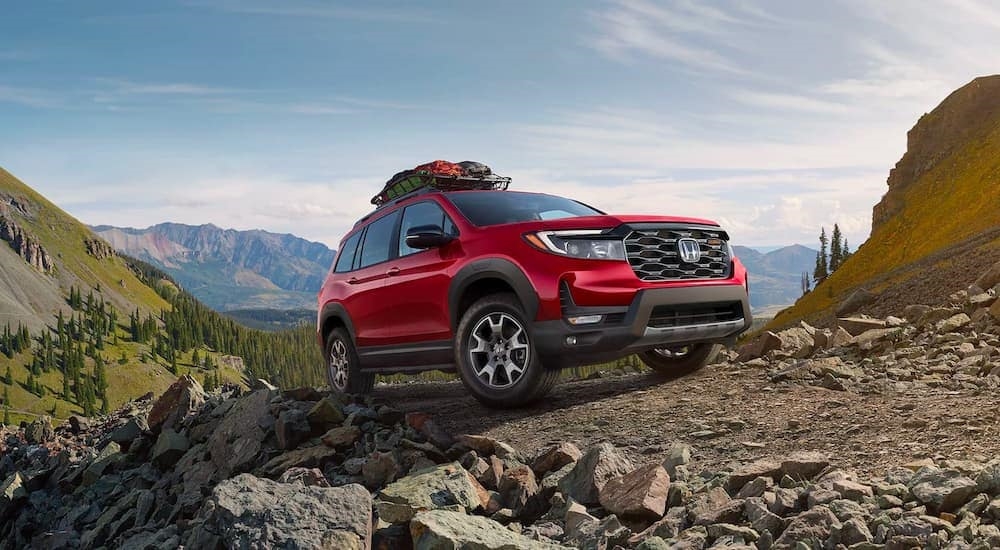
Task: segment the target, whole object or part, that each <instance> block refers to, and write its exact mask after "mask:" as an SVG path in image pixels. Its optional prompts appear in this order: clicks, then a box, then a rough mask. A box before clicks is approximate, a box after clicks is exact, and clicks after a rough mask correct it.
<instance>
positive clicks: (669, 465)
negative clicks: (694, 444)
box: [663, 443, 691, 479]
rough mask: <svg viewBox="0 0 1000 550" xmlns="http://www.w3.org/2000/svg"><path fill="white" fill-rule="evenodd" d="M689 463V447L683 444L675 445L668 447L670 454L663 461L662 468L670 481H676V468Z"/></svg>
mask: <svg viewBox="0 0 1000 550" xmlns="http://www.w3.org/2000/svg"><path fill="white" fill-rule="evenodd" d="M690 462H691V446H690V445H685V444H683V443H675V444H674V445H673V446H672V447H670V453H668V454H667V458H666V459H664V460H663V467H664V468H665V469H666V470H667V474H668V475H670V479H677V470H676V468H677V467H678V466H683V465H685V464H688V463H690Z"/></svg>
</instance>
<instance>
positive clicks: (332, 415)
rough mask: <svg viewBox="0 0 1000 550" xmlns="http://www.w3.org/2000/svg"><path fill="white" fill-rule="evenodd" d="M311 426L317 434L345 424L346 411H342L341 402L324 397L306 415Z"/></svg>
mask: <svg viewBox="0 0 1000 550" xmlns="http://www.w3.org/2000/svg"><path fill="white" fill-rule="evenodd" d="M306 419H307V420H308V422H309V425H310V426H312V427H313V428H315V429H316V431H317V432H323V431H326V430H329V429H330V428H332V427H334V426H339V425H340V424H343V422H344V411H342V410H341V407H340V402H339V401H337V400H336V399H334V398H333V397H329V396H327V397H324V398H323V399H320V400H319V401H317V402H316V404H315V405H313V407H312V408H311V409H309V412H308V413H307V414H306Z"/></svg>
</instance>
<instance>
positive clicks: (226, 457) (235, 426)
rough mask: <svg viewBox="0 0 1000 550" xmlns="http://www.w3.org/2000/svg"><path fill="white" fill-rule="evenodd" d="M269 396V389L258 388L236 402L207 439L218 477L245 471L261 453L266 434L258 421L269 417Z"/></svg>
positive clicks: (270, 394) (270, 395)
mask: <svg viewBox="0 0 1000 550" xmlns="http://www.w3.org/2000/svg"><path fill="white" fill-rule="evenodd" d="M272 395H273V394H272V392H271V390H257V391H255V392H253V393H251V394H250V395H248V396H246V397H243V398H241V399H239V400H238V401H236V404H235V405H233V406H232V408H230V409H229V411H228V412H227V413H226V415H225V417H223V419H222V421H221V422H219V425H218V426H217V427H216V428H215V431H214V432H212V435H211V436H210V437H209V438H208V450H209V453H210V454H211V456H212V463H213V464H215V467H216V468H218V470H219V476H220V477H221V478H227V477H230V476H232V475H233V474H234V473H239V472H244V471H246V470H247V469H249V468H250V467H251V466H252V465H253V463H254V462H255V460H256V458H257V455H258V454H260V450H261V442H263V440H264V436H265V433H264V431H263V430H262V429H261V428H260V423H259V420H260V419H261V417H264V416H267V417H270V416H271V413H270V410H269V409H268V403H270V401H271V397H272ZM282 471H284V470H282ZM278 473H279V474H280V473H281V472H278Z"/></svg>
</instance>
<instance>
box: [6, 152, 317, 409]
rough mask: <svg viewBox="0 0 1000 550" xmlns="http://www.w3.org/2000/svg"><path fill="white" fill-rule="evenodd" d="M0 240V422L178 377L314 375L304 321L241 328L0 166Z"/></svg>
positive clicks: (161, 386) (113, 397)
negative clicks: (274, 328)
mask: <svg viewBox="0 0 1000 550" xmlns="http://www.w3.org/2000/svg"><path fill="white" fill-rule="evenodd" d="M0 237H2V239H0V306H2V308H0V400H2V403H3V414H4V417H5V419H4V420H3V421H4V422H8V421H9V422H18V421H21V420H26V419H30V418H32V417H33V416H35V415H39V414H50V415H53V416H55V417H57V418H65V417H67V416H69V415H71V414H86V415H93V414H97V413H99V412H100V411H102V410H109V409H113V408H115V407H118V406H120V405H121V404H122V403H124V402H125V401H127V400H129V399H133V398H135V397H138V396H140V395H142V394H145V393H147V392H154V393H159V392H162V391H163V390H165V389H166V388H167V387H168V386H169V385H170V384H171V383H172V382H173V381H174V380H176V378H177V377H178V376H182V375H184V374H189V373H190V374H192V375H194V376H195V377H196V378H198V379H199V380H202V381H204V382H205V383H206V384H207V385H209V386H210V387H211V386H213V385H217V384H221V383H241V382H242V381H243V380H245V379H247V378H258V377H261V378H266V379H269V380H272V381H273V382H275V383H278V384H285V385H291V384H303V383H313V384H319V383H321V382H322V376H321V367H320V364H321V360H320V357H319V352H318V349H317V346H316V344H315V339H314V336H313V334H312V329H311V328H309V327H302V328H299V329H297V330H295V331H284V332H277V333H267V332H263V331H255V330H251V329H247V328H245V327H242V326H240V325H239V324H238V323H236V322H235V321H233V320H232V319H229V318H225V317H223V316H221V315H219V314H218V313H215V312H214V311H212V310H210V309H209V308H207V307H205V306H203V305H202V304H200V303H199V302H198V301H197V300H196V299H194V298H193V297H192V296H191V295H190V294H188V293H187V292H185V291H184V290H182V289H180V288H179V287H178V286H177V284H176V283H175V282H174V281H173V280H172V279H171V278H170V277H169V276H168V275H166V274H165V273H163V272H162V271H160V270H159V269H157V268H155V267H153V266H150V265H148V264H144V263H143V262H140V261H138V260H135V259H132V258H128V257H125V256H120V255H117V254H115V253H114V251H113V250H112V249H111V247H110V246H109V245H108V244H107V243H106V242H104V241H103V240H101V239H99V238H98V237H96V236H95V235H94V234H93V233H91V231H90V230H89V229H88V228H87V227H86V226H84V225H83V224H81V223H80V222H78V221H77V220H75V219H74V218H72V217H71V216H70V215H69V214H67V213H66V212H64V211H62V210H61V209H59V208H58V207H56V206H55V205H54V204H52V203H51V202H49V201H48V200H46V199H45V198H44V197H42V196H41V195H39V194H38V193H36V192H35V191H33V190H32V189H30V188H29V187H28V186H26V185H25V184H23V183H22V182H20V181H19V180H17V178H15V177H14V176H13V175H11V174H10V173H8V172H6V171H3V170H0Z"/></svg>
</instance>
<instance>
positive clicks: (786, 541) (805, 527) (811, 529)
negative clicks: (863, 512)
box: [771, 506, 841, 550]
mask: <svg viewBox="0 0 1000 550" xmlns="http://www.w3.org/2000/svg"><path fill="white" fill-rule="evenodd" d="M840 527H841V524H840V521H839V520H838V519H837V517H836V516H834V515H833V512H831V511H830V509H829V508H827V507H826V506H817V507H816V508H813V509H811V510H807V511H805V512H802V513H801V514H799V515H798V516H796V517H795V519H793V520H792V521H791V523H789V524H788V527H786V528H785V530H784V532H783V533H782V534H781V536H780V537H778V539H777V540H775V541H774V545H773V546H772V547H771V548H773V549H775V550H784V549H787V550H791V549H794V548H798V546H797V545H798V544H801V543H805V545H806V547H807V548H822V547H823V543H824V541H826V539H828V538H829V537H830V533H831V532H832V530H833V529H835V528H840Z"/></svg>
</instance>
